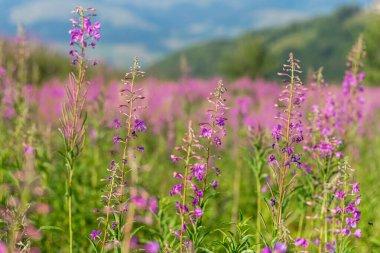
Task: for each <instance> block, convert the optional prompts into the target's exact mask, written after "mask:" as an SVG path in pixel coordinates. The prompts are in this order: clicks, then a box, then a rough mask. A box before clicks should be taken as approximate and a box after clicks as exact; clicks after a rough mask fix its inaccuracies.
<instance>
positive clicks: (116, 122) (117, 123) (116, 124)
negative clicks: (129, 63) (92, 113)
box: [113, 119, 120, 129]
mask: <svg viewBox="0 0 380 253" xmlns="http://www.w3.org/2000/svg"><path fill="white" fill-rule="evenodd" d="M113 123H114V125H115V128H116V129H118V128H120V121H119V120H118V119H114V121H113Z"/></svg>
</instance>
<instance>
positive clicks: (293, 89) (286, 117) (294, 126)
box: [268, 53, 305, 242]
mask: <svg viewBox="0 0 380 253" xmlns="http://www.w3.org/2000/svg"><path fill="white" fill-rule="evenodd" d="M283 70H284V73H279V75H280V76H285V77H287V78H288V79H285V80H284V83H285V85H286V86H285V89H284V90H283V91H282V93H281V95H280V98H279V103H278V104H276V107H277V108H278V109H279V111H278V114H277V116H276V119H277V120H278V123H277V124H276V125H275V126H274V128H273V130H272V138H273V141H274V142H273V144H272V150H273V152H272V154H270V156H269V161H268V163H269V165H270V167H271V169H272V171H273V176H274V178H273V181H274V182H275V183H276V185H277V187H278V191H277V192H278V194H275V192H273V196H272V198H273V202H274V203H276V205H277V206H276V208H277V211H276V212H275V213H274V214H275V217H273V219H274V220H275V229H276V234H277V238H278V240H280V241H282V242H286V241H287V240H288V236H287V233H288V232H287V231H288V230H287V229H286V228H285V227H284V220H283V214H282V212H283V211H284V206H283V205H284V201H285V197H286V196H288V195H289V194H290V192H291V191H292V189H293V186H294V183H292V182H293V180H294V177H295V175H296V174H295V173H294V172H295V170H294V169H293V168H300V167H301V161H300V159H301V154H300V153H297V151H296V148H297V146H299V145H298V144H299V143H302V142H303V141H304V132H303V125H302V120H301V119H302V117H303V115H302V113H301V112H300V110H299V109H300V108H301V106H302V103H303V101H304V100H305V88H304V87H303V86H302V82H301V79H300V78H299V76H298V74H300V73H302V71H301V67H300V65H299V61H298V60H297V59H295V58H294V56H293V53H290V54H289V59H288V63H287V64H284V67H283ZM291 172H293V173H291Z"/></svg>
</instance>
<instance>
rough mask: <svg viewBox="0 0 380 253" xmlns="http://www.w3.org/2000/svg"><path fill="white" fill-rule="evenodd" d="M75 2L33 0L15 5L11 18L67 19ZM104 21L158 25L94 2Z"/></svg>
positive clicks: (146, 27) (31, 21)
mask: <svg viewBox="0 0 380 253" xmlns="http://www.w3.org/2000/svg"><path fill="white" fill-rule="evenodd" d="M73 6H76V5H75V4H73V3H71V2H69V1H58V0H49V1H42V0H39V1H31V2H27V3H25V4H21V5H18V6H14V7H13V8H12V9H11V10H10V15H9V19H10V21H11V22H12V23H15V24H19V23H22V24H26V25H30V24H34V23H38V22H44V21H45V22H46V21H54V20H56V21H62V22H65V21H67V20H68V19H69V18H70V16H71V10H72V9H73ZM94 7H96V8H97V9H98V14H99V15H100V16H101V19H102V20H103V21H108V22H109V23H110V24H111V25H113V26H116V27H137V28H140V29H144V30H155V29H156V26H155V25H154V24H152V23H149V22H148V21H145V20H144V19H142V18H141V17H139V16H137V15H135V14H134V13H133V12H131V11H129V10H126V9H125V8H118V7H116V6H108V5H106V4H105V3H98V4H94Z"/></svg>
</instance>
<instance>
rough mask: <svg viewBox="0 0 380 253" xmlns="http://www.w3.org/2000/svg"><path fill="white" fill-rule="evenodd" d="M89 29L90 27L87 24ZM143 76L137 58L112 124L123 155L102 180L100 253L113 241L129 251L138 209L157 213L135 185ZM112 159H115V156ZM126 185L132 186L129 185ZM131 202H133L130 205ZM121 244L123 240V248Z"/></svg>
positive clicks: (155, 207) (142, 127)
mask: <svg viewBox="0 0 380 253" xmlns="http://www.w3.org/2000/svg"><path fill="white" fill-rule="evenodd" d="M94 25H95V24H94ZM88 26H89V27H90V26H91V25H90V24H88ZM143 75H144V72H142V71H141V70H140V66H139V64H138V60H137V58H135V59H134V64H133V67H132V68H131V71H130V72H128V73H127V74H126V75H125V78H124V80H123V88H122V89H121V90H120V94H121V97H122V98H123V102H122V104H121V105H120V106H119V110H120V114H121V116H120V117H121V118H120V119H121V120H119V119H115V120H114V121H113V123H114V126H115V131H116V135H115V137H114V138H113V142H114V143H115V145H117V146H118V148H119V150H120V151H119V152H118V153H120V154H119V158H118V159H117V160H115V161H112V162H111V163H110V167H109V169H108V172H109V176H108V177H107V178H105V179H103V180H102V181H105V182H107V183H106V185H105V187H104V190H103V195H102V202H103V203H104V206H105V207H104V211H103V212H102V213H101V216H100V217H99V218H98V221H99V225H98V226H99V227H101V228H102V237H103V238H102V239H101V240H99V242H98V243H99V245H100V252H104V250H105V247H106V244H107V243H109V242H110V241H111V242H112V241H118V243H117V245H119V246H122V247H123V249H124V250H126V251H129V249H130V247H131V230H132V228H133V221H134V216H135V213H136V208H141V207H144V209H151V210H152V211H154V212H156V209H157V203H156V202H155V201H154V200H152V199H151V200H147V199H145V198H143V197H141V196H139V195H138V193H137V192H136V187H135V186H134V185H133V184H134V183H136V177H137V175H136V173H137V168H136V166H137V165H136V154H135V153H134V152H133V150H135V151H144V147H142V146H140V145H138V142H137V141H138V139H137V137H138V136H137V134H136V132H144V131H145V130H146V125H145V123H144V121H143V120H140V119H138V115H137V112H138V109H139V108H141V105H140V103H141V100H142V99H144V97H143V96H142V95H141V94H140V93H141V90H139V89H136V88H135V85H136V84H135V79H136V78H137V77H139V76H143ZM113 155H114V156H116V152H114V154H113ZM127 172H130V174H127ZM128 176H129V177H130V178H128ZM127 182H130V183H129V184H128V185H127ZM128 187H129V191H128ZM128 200H130V201H129V202H128ZM148 203H149V204H148ZM124 223H125V224H124ZM114 235H118V237H114ZM121 240H123V244H122V245H121V243H120V241H121ZM115 245H116V244H115Z"/></svg>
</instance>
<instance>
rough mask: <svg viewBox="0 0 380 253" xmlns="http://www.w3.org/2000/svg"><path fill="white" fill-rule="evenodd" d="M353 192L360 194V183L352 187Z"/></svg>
mask: <svg viewBox="0 0 380 253" xmlns="http://www.w3.org/2000/svg"><path fill="white" fill-rule="evenodd" d="M352 191H353V192H355V193H359V192H360V189H359V183H358V182H355V183H354V184H353V185H352Z"/></svg>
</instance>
